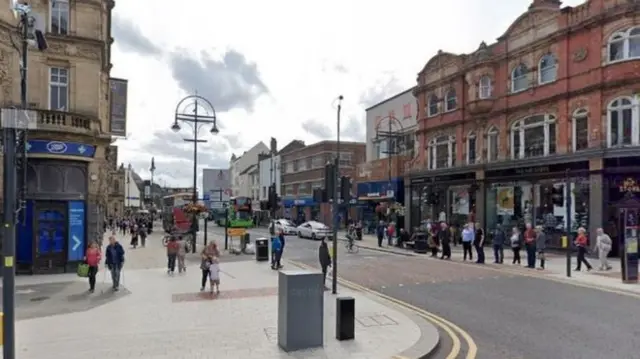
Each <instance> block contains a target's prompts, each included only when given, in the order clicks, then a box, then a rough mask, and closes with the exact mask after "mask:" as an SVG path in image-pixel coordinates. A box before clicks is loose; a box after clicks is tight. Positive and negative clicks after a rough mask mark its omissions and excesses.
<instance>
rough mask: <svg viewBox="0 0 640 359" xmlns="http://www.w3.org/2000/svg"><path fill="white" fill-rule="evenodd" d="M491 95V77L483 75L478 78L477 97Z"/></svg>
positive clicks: (483, 97)
mask: <svg viewBox="0 0 640 359" xmlns="http://www.w3.org/2000/svg"><path fill="white" fill-rule="evenodd" d="M492 95H493V86H492V84H491V77H489V76H487V75H485V76H482V77H481V78H480V81H479V82H478V97H479V98H480V99H487V98H491V96H492Z"/></svg>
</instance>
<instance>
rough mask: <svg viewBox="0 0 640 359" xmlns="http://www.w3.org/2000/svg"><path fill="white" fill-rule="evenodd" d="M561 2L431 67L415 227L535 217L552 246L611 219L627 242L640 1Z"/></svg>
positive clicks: (425, 87) (413, 185)
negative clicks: (429, 223) (426, 223)
mask: <svg viewBox="0 0 640 359" xmlns="http://www.w3.org/2000/svg"><path fill="white" fill-rule="evenodd" d="M560 5H561V3H560V1H557V0H534V1H532V3H531V5H530V7H529V9H528V10H527V11H526V12H524V13H523V14H522V15H521V16H520V17H519V18H518V19H516V20H515V21H514V22H513V23H512V25H511V26H510V27H509V28H508V29H506V31H505V32H504V34H503V35H502V36H500V37H499V38H498V39H497V41H496V42H494V43H485V42H483V43H481V44H480V46H479V47H478V49H477V50H476V51H474V52H473V53H470V54H451V53H447V52H445V51H440V52H438V54H437V55H436V56H434V57H433V58H432V59H430V60H429V61H428V62H427V63H426V65H425V66H424V68H423V69H422V70H421V71H420V72H419V74H418V82H417V87H416V89H415V91H414V94H415V96H416V98H417V100H418V104H419V105H418V106H419V119H418V131H417V140H418V142H419V144H420V145H419V147H418V148H419V149H420V151H419V154H418V158H417V159H416V160H415V161H413V163H412V168H411V169H410V174H409V175H408V176H407V177H406V182H405V185H406V186H407V189H406V193H407V197H410V206H409V207H410V217H411V224H410V225H412V226H415V225H417V224H419V223H420V221H423V220H425V219H432V220H444V221H447V222H450V223H453V224H462V223H465V222H467V221H475V222H479V223H480V224H481V225H482V226H483V227H484V228H486V229H487V230H489V231H491V230H493V229H495V228H496V227H497V226H498V225H501V226H502V227H503V228H506V229H507V230H510V229H511V227H515V226H520V227H521V226H523V225H524V224H525V223H533V224H535V225H541V226H543V227H544V228H545V230H546V231H547V233H549V234H550V235H549V238H550V246H552V247H558V246H560V244H561V241H560V238H561V236H562V235H564V234H566V233H567V232H569V233H570V234H573V233H575V232H576V231H577V229H578V228H579V227H584V228H586V229H587V230H588V232H590V236H591V238H595V237H594V235H595V230H596V229H597V228H598V227H604V228H605V229H606V230H607V231H608V233H609V234H610V235H611V237H612V238H613V239H614V242H615V243H614V246H613V248H614V252H615V251H616V250H617V249H618V244H619V243H622V242H623V240H624V238H623V233H625V232H626V228H628V226H629V225H631V224H630V223H632V222H634V221H637V219H638V208H640V206H639V204H640V201H639V199H638V195H639V194H640V189H639V188H640V187H639V186H638V185H636V183H639V182H638V181H639V180H640V168H639V167H638V163H640V162H639V161H640V158H639V157H637V156H638V146H640V97H639V96H638V82H639V81H640V72H638V66H639V64H640V36H639V35H640V20H638V19H639V17H638V15H639V14H640V8H639V7H638V3H637V2H635V1H622V0H589V1H586V2H585V3H583V4H582V5H580V6H576V7H564V8H561V6H560ZM628 218H632V219H633V220H632V221H631V222H629V223H627V220H626V219H628ZM594 242H595V241H594V240H592V241H591V243H594Z"/></svg>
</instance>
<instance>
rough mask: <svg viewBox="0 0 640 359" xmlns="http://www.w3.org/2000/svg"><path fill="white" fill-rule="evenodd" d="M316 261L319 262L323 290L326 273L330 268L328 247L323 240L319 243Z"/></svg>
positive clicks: (325, 287)
mask: <svg viewBox="0 0 640 359" xmlns="http://www.w3.org/2000/svg"><path fill="white" fill-rule="evenodd" d="M318 261H319V262H320V268H322V278H323V279H322V283H323V284H324V289H325V290H326V289H327V286H326V284H325V283H326V282H327V271H328V269H329V267H331V255H330V254H329V247H328V246H327V242H326V241H325V239H324V238H322V239H321V241H320V247H319V248H318Z"/></svg>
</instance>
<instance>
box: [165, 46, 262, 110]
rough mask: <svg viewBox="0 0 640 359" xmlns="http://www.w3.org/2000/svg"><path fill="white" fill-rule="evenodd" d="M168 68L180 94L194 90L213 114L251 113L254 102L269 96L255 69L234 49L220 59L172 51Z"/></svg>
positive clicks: (205, 54)
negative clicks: (242, 111) (211, 107)
mask: <svg viewBox="0 0 640 359" xmlns="http://www.w3.org/2000/svg"><path fill="white" fill-rule="evenodd" d="M170 66H171V72H172V74H173V78H174V79H175V80H176V81H177V82H178V85H179V86H180V88H181V89H182V90H183V91H185V92H187V93H194V92H195V91H198V94H200V95H201V96H203V97H205V98H206V99H208V100H209V101H211V103H212V104H213V106H214V107H215V109H216V111H217V112H227V111H229V110H232V109H244V110H246V111H247V112H252V111H253V108H254V105H255V102H256V100H257V99H258V98H259V97H260V96H262V95H265V94H268V93H269V89H268V88H267V86H266V85H265V84H264V82H263V81H262V79H261V77H260V72H259V71H258V66H257V65H256V64H255V63H253V62H249V61H248V60H247V59H246V58H245V56H244V55H243V54H241V53H240V52H238V51H235V50H229V51H227V52H226V53H224V54H223V55H222V57H221V59H220V60H217V59H214V58H213V57H211V55H209V54H208V53H206V52H203V53H202V54H201V56H200V58H198V56H193V54H189V53H187V52H186V51H175V52H173V53H171V54H170Z"/></svg>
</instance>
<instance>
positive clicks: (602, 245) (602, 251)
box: [596, 228, 613, 270]
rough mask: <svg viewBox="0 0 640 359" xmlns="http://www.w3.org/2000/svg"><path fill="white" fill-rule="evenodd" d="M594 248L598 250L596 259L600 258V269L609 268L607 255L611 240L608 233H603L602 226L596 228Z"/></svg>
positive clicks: (609, 250) (611, 243)
mask: <svg viewBox="0 0 640 359" xmlns="http://www.w3.org/2000/svg"><path fill="white" fill-rule="evenodd" d="M596 234H597V237H596V250H597V251H598V259H599V260H600V268H599V269H600V270H611V266H610V265H609V261H608V260H607V256H608V255H609V252H611V246H612V245H613V241H611V237H609V235H608V234H606V233H604V230H603V229H602V228H598V229H596Z"/></svg>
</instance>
